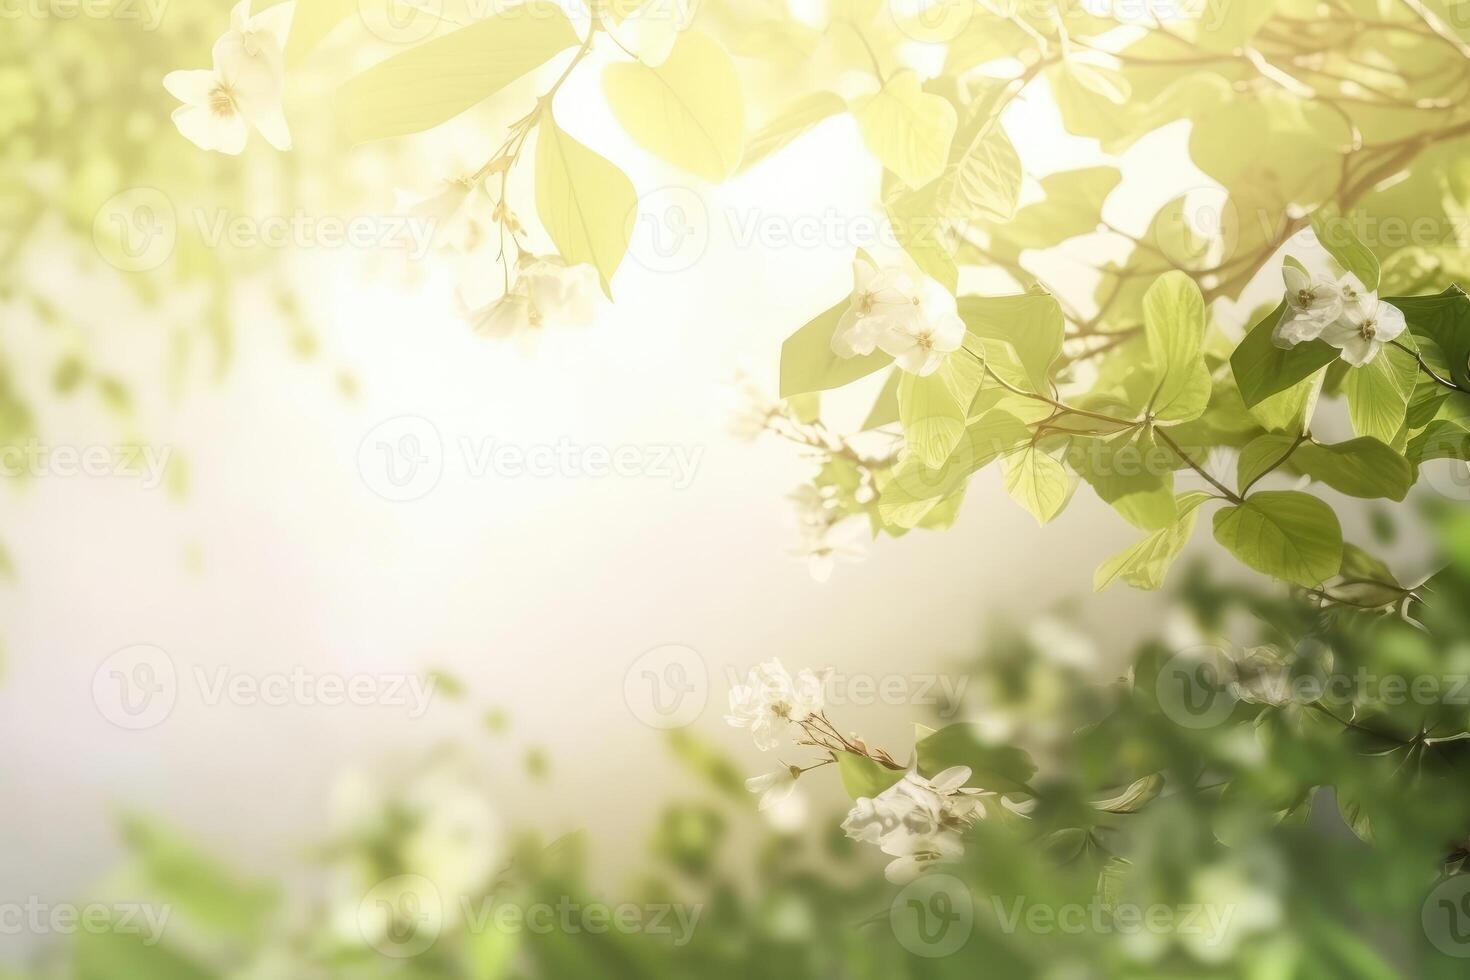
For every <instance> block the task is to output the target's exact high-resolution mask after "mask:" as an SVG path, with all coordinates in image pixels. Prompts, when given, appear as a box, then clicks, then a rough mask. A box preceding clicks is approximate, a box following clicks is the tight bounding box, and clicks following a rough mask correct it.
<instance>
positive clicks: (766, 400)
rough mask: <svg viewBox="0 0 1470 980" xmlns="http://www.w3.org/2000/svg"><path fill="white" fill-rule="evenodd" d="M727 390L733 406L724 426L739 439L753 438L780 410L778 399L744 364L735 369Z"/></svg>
mask: <svg viewBox="0 0 1470 980" xmlns="http://www.w3.org/2000/svg"><path fill="white" fill-rule="evenodd" d="M730 394H731V399H732V401H733V409H732V410H731V412H730V419H729V423H728V425H727V426H726V428H727V430H728V431H729V433H730V434H731V435H732V436H734V437H735V438H736V439H739V440H740V441H741V442H754V441H755V440H756V439H757V438H759V437H760V435H761V433H763V432H765V431H766V429H767V428H769V427H770V423H771V419H773V418H775V417H776V416H778V415H780V414H781V412H782V408H781V402H780V401H778V400H777V399H775V398H773V397H771V395H770V394H769V393H768V392H767V391H766V389H765V386H764V385H762V384H761V383H760V382H758V381H756V379H755V378H754V377H753V376H752V375H751V374H750V372H748V371H746V370H745V369H743V368H739V369H737V370H736V371H735V380H734V381H733V382H732V383H731V385H730Z"/></svg>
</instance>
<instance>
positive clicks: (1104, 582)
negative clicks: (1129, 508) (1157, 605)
mask: <svg viewBox="0 0 1470 980" xmlns="http://www.w3.org/2000/svg"><path fill="white" fill-rule="evenodd" d="M1209 499H1210V495H1209V494H1207V493H1203V492H1201V491H1198V490H1194V491H1190V492H1189V493H1182V494H1180V495H1179V497H1178V499H1177V500H1176V501H1175V507H1176V511H1177V513H1178V517H1176V518H1175V520H1174V522H1173V523H1172V524H1169V525H1168V526H1166V527H1161V528H1159V529H1158V530H1157V531H1155V532H1153V533H1152V534H1150V535H1149V536H1148V537H1146V538H1144V539H1143V540H1142V541H1140V542H1138V543H1137V544H1135V545H1131V546H1129V547H1128V548H1125V549H1124V550H1122V551H1120V552H1118V553H1117V554H1116V555H1114V556H1113V557H1111V558H1109V559H1108V560H1107V561H1105V562H1103V563H1102V564H1101V565H1099V566H1098V567H1097V571H1096V572H1095V573H1093V576H1092V587H1093V589H1094V591H1097V592H1101V591H1102V590H1103V589H1106V588H1107V587H1108V586H1109V585H1112V584H1113V582H1115V581H1117V580H1118V579H1122V580H1123V581H1124V582H1126V583H1128V584H1129V585H1131V586H1133V587H1134V588H1135V589H1157V588H1159V587H1160V586H1162V585H1163V584H1164V576H1165V575H1166V574H1168V571H1169V566H1170V565H1172V564H1174V559H1175V558H1178V557H1179V553H1180V552H1181V551H1183V550H1184V546H1185V545H1186V544H1188V543H1189V536H1190V535H1191V534H1193V533H1194V522H1195V519H1196V518H1197V517H1198V516H1199V506H1200V504H1202V503H1204V502H1205V501H1206V500H1209Z"/></svg>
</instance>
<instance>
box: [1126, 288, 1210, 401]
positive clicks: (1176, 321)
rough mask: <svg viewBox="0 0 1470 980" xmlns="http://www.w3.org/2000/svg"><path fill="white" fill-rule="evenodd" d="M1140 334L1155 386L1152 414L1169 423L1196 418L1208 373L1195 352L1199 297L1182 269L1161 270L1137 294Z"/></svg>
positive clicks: (1201, 326) (1205, 397)
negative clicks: (1144, 290)
mask: <svg viewBox="0 0 1470 980" xmlns="http://www.w3.org/2000/svg"><path fill="white" fill-rule="evenodd" d="M1143 324H1144V333H1145V335H1146V336H1147V338H1148V352H1149V358H1150V360H1151V361H1152V362H1153V368H1154V376H1155V378H1156V379H1157V384H1158V387H1157V388H1156V389H1155V390H1154V395H1153V402H1152V404H1153V414H1154V415H1155V416H1156V417H1158V418H1160V419H1165V420H1168V421H1171V422H1182V421H1188V420H1189V419H1193V418H1198V417H1199V416H1200V414H1201V413H1203V412H1204V410H1205V406H1206V405H1207V404H1209V400H1210V387H1211V385H1210V372H1209V370H1208V369H1207V368H1206V367H1205V364H1204V359H1203V358H1202V357H1201V356H1200V345H1201V343H1203V341H1204V336H1205V300H1204V297H1203V296H1202V295H1201V294H1200V291H1199V287H1198V286H1196V285H1195V283H1194V280H1193V279H1191V278H1190V277H1189V276H1187V275H1185V274H1184V273H1183V272H1178V271H1174V272H1166V273H1164V274H1163V275H1162V276H1159V278H1158V279H1156V280H1154V284H1153V285H1152V286H1150V287H1149V289H1148V292H1147V293H1145V294H1144V296H1143Z"/></svg>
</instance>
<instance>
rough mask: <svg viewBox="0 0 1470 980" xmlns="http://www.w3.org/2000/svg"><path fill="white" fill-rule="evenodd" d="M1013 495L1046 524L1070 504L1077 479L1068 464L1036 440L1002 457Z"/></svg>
mask: <svg viewBox="0 0 1470 980" xmlns="http://www.w3.org/2000/svg"><path fill="white" fill-rule="evenodd" d="M1001 469H1002V470H1003V472H1004V473H1005V481H1006V490H1007V492H1009V493H1010V495H1011V499H1012V500H1014V501H1015V502H1016V503H1018V504H1020V505H1021V506H1022V507H1024V508H1026V510H1027V511H1029V512H1030V513H1031V516H1032V517H1034V518H1036V522H1037V523H1038V524H1045V523H1047V522H1048V521H1050V520H1051V519H1052V518H1054V517H1056V516H1057V515H1058V514H1060V513H1061V512H1062V508H1063V507H1065V506H1067V501H1068V499H1070V498H1071V496H1072V491H1073V490H1074V489H1076V486H1077V481H1076V480H1075V479H1074V478H1073V477H1072V476H1071V475H1069V474H1068V473H1067V468H1066V467H1065V466H1063V465H1062V464H1061V463H1060V462H1058V461H1057V460H1056V459H1054V458H1053V457H1052V456H1051V455H1050V454H1048V453H1046V452H1045V451H1043V450H1041V449H1040V448H1038V447H1037V446H1036V444H1035V443H1032V444H1031V445H1029V446H1027V447H1026V448H1024V449H1022V450H1020V451H1019V452H1016V453H1013V454H1011V455H1010V456H1007V457H1006V458H1005V459H1003V460H1002V461H1001Z"/></svg>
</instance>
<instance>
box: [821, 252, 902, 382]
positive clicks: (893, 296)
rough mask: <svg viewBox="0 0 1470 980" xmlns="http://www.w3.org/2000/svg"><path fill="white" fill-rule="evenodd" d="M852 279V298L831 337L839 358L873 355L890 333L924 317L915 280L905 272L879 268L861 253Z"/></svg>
mask: <svg viewBox="0 0 1470 980" xmlns="http://www.w3.org/2000/svg"><path fill="white" fill-rule="evenodd" d="M852 278H853V288H852V298H851V299H850V300H849V301H848V304H847V309H846V310H845V311H843V314H842V317H841V319H839V320H838V321H837V330H836V332H835V333H833V334H832V352H833V353H835V354H836V355H837V356H838V357H859V356H866V355H868V354H871V353H873V350H874V348H876V347H877V346H878V345H879V342H880V339H881V338H882V337H884V335H885V334H886V333H887V332H888V331H890V330H893V329H895V328H903V327H904V326H905V325H907V324H909V323H912V322H916V321H918V320H920V319H921V318H922V316H923V311H922V310H921V309H920V307H919V298H918V296H917V294H916V292H915V289H916V287H915V284H914V280H913V278H912V277H910V276H909V274H908V273H907V272H904V271H903V270H902V269H883V268H880V267H879V266H878V265H877V263H875V262H874V261H873V260H872V259H871V258H869V257H868V256H867V255H866V254H864V253H861V252H859V253H858V255H857V257H856V258H855V259H853V262H852Z"/></svg>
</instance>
